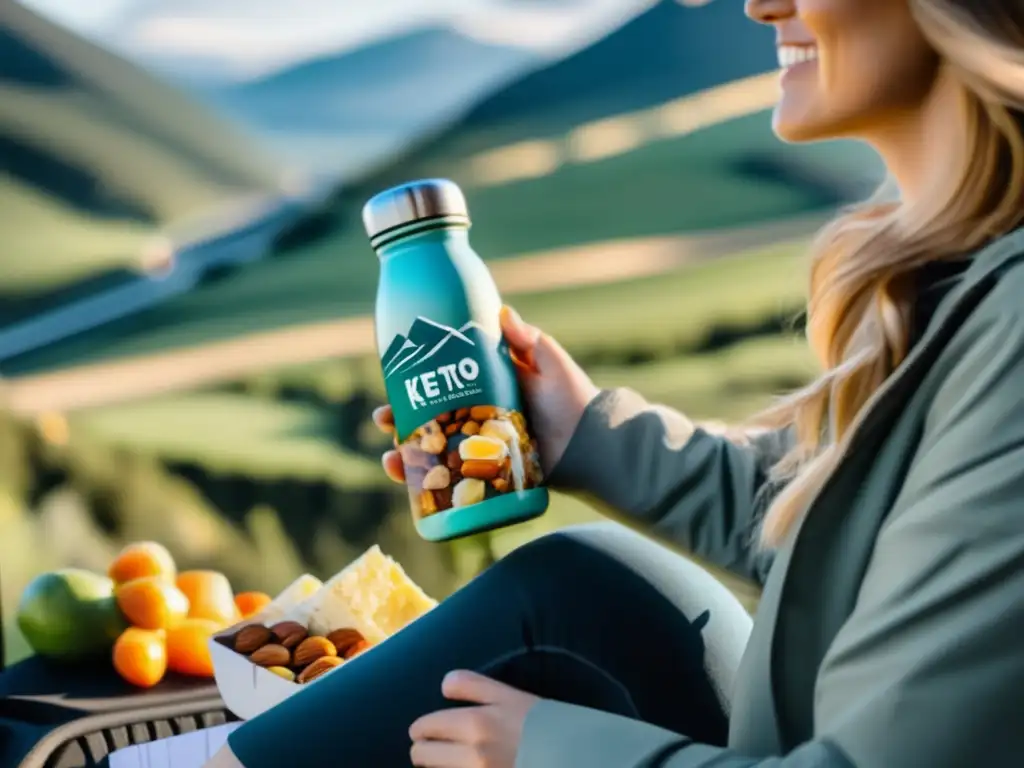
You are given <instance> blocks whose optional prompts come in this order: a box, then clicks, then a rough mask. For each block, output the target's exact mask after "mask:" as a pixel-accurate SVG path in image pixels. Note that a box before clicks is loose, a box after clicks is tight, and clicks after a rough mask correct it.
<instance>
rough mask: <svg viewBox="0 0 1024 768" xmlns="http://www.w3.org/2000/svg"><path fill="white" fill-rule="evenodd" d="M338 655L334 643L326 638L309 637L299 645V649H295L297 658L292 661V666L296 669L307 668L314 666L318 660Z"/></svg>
mask: <svg viewBox="0 0 1024 768" xmlns="http://www.w3.org/2000/svg"><path fill="white" fill-rule="evenodd" d="M337 655H338V649H337V648H335V647H334V643H332V642H331V641H330V640H328V639H327V638H326V637H307V638H306V639H305V640H303V641H302V642H301V643H299V647H298V648H296V649H295V656H294V658H293V659H292V665H293V666H296V667H305V666H307V665H309V664H312V663H313V662H314V661H316V660H317V659H322V658H324V657H327V656H337Z"/></svg>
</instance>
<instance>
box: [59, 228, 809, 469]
mask: <svg viewBox="0 0 1024 768" xmlns="http://www.w3.org/2000/svg"><path fill="white" fill-rule="evenodd" d="M801 261H802V256H801V255H800V254H799V249H798V248H794V247H788V248H773V249H766V250H762V251H757V252H753V253H748V254H740V255H737V256H734V257H729V258H724V259H720V260H716V261H712V262H706V263H702V264H697V265H694V266H691V267H687V268H685V269H683V270H680V271H679V272H677V273H675V274H672V275H670V276H663V277H657V278H646V279H643V280H635V281H631V282H628V283H624V284H621V285H608V286H599V287H592V288H583V289H576V290H572V291H555V292H549V293H543V294H536V295H528V296H523V297H521V300H520V301H519V302H518V304H519V306H520V307H521V309H522V311H523V312H524V314H525V315H526V317H528V318H529V319H531V320H533V321H535V322H537V323H538V324H540V325H541V326H542V327H544V328H545V329H547V330H548V331H549V332H551V333H552V334H553V335H555V336H556V338H559V339H560V340H561V341H562V342H563V343H564V344H565V345H566V346H567V348H569V349H570V350H571V351H574V352H577V353H580V354H587V353H591V354H592V353H593V352H595V351H602V352H615V351H626V350H630V351H635V350H637V349H641V350H642V349H644V348H647V349H650V350H651V351H652V352H653V353H656V354H657V355H658V357H659V358H660V359H663V360H666V362H661V363H656V364H649V365H642V366H628V367H615V366H601V367H595V368H593V369H592V373H593V375H594V377H595V379H596V380H597V381H598V382H599V383H601V384H602V385H610V386H611V385H623V384H626V385H629V386H634V387H636V388H637V389H639V390H640V391H642V392H643V393H644V394H647V395H648V396H650V397H652V398H653V399H655V400H658V401H661V402H667V403H669V404H671V405H675V406H678V407H684V408H685V409H686V410H687V412H690V413H693V415H694V416H696V417H698V418H705V417H707V418H727V419H735V418H739V417H742V416H744V415H746V414H749V413H750V412H752V411H753V410H755V409H756V408H759V407H761V406H763V405H765V404H766V403H767V400H768V398H769V397H771V396H772V395H774V394H778V393H779V392H780V391H781V390H783V389H786V388H789V387H791V386H793V385H794V384H795V383H798V382H800V381H802V380H804V379H806V378H807V377H808V376H809V375H810V374H811V372H812V368H811V367H810V362H809V358H808V355H807V352H806V348H805V347H804V346H802V345H801V344H800V343H799V342H794V341H792V340H788V339H778V338H772V337H769V338H766V339H762V340H755V341H751V342H747V343H746V344H741V345H736V346H733V347H728V348H726V349H725V350H723V351H721V352H717V353H713V354H708V355H700V356H695V357H692V356H691V357H674V356H673V350H680V349H688V348H689V349H692V348H694V347H695V346H699V344H700V343H701V341H702V340H703V339H704V337H705V336H706V334H707V333H708V331H709V329H711V328H713V327H721V326H729V325H734V326H739V327H742V326H745V325H750V324H753V323H756V322H757V321H758V320H759V319H762V318H764V317H765V316H769V315H775V314H778V313H784V312H789V311H794V310H795V309H796V308H797V307H798V306H799V305H800V302H801V300H802V286H801V281H800V280H799V279H798V277H797V275H798V274H799V273H798V271H797V270H798V268H799V264H800V262H801ZM282 386H291V387H300V388H306V389H311V390H315V391H317V392H319V394H320V395H321V396H322V397H323V398H324V399H325V400H327V401H332V400H333V401H340V400H343V399H344V398H346V397H347V396H349V395H350V394H351V393H352V392H354V391H355V390H356V389H365V388H367V387H369V388H370V389H371V390H372V391H374V392H375V394H376V396H378V397H383V392H382V390H381V385H380V374H379V370H378V368H377V365H376V363H375V361H373V360H366V359H358V360H348V361H343V360H335V361H329V362H325V363H323V364H319V365H311V366H305V367H302V368H297V369H292V370H286V371H282V372H268V373H267V374H266V375H265V376H262V377H257V378H256V379H255V380H253V381H252V382H251V391H252V392H253V394H251V395H245V394H230V395H229V394H210V393H195V394H184V395H176V396H172V397H163V398H157V399H154V400H150V401H143V402H138V403H130V404H125V405H120V406H114V407H109V408H103V409H96V410H92V411H85V412H83V413H81V414H79V415H76V416H75V418H74V420H73V423H74V424H77V425H78V427H79V428H81V429H85V430H88V431H89V432H90V433H91V434H93V435H94V436H96V437H99V438H100V439H103V440H110V441H113V442H115V443H118V444H120V445H124V446H125V447H132V448H135V449H138V450H141V451H144V452H147V453H155V454H158V455H161V456H164V457H167V458H172V459H176V460H186V459H191V460H195V461H199V462H201V463H203V464H206V465H209V466H210V467H211V468H214V469H223V470H228V469H231V470H235V471H245V472H251V473H252V474H255V475H260V476H264V475H267V474H268V473H270V474H273V473H278V474H286V475H294V476H300V477H301V476H316V477H321V478H325V479H331V480H335V481H337V482H338V483H339V484H341V485H346V484H349V483H356V484H358V483H362V482H365V481H367V478H368V477H373V476H376V474H377V472H376V467H371V468H370V470H369V473H367V468H366V466H365V463H364V462H362V461H361V460H359V459H357V458H355V457H351V456H348V455H343V454H342V453H341V452H340V451H338V450H337V449H336V448H334V447H333V446H331V444H330V441H329V439H328V434H329V433H328V431H327V427H326V419H327V418H328V416H327V414H326V412H324V411H318V410H316V409H314V408H312V407H308V406H299V405H294V404H290V403H284V402H281V401H277V400H274V399H273V398H272V395H273V390H274V389H276V388H280V387H282ZM260 390H266V391H263V392H261V391H260Z"/></svg>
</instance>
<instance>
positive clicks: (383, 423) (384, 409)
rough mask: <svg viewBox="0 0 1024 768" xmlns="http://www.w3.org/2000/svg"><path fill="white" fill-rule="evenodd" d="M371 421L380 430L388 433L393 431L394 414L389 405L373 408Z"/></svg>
mask: <svg viewBox="0 0 1024 768" xmlns="http://www.w3.org/2000/svg"><path fill="white" fill-rule="evenodd" d="M373 423H374V424H375V425H376V426H377V429H379V430H380V431H381V432H383V433H384V434H386V435H390V434H392V433H394V431H395V415H394V414H393V413H392V412H391V406H390V405H382V406H380V408H374V409H373Z"/></svg>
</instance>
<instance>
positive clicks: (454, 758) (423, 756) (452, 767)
mask: <svg viewBox="0 0 1024 768" xmlns="http://www.w3.org/2000/svg"><path fill="white" fill-rule="evenodd" d="M409 758H410V760H411V761H412V764H413V765H415V766H416V767H417V768H463V766H465V768H473V766H475V765H479V764H480V761H479V759H478V758H479V756H478V754H477V753H476V751H475V750H474V749H473V747H471V746H469V745H467V744H455V743H453V742H450V741H415V742H413V745H412V749H411V750H409Z"/></svg>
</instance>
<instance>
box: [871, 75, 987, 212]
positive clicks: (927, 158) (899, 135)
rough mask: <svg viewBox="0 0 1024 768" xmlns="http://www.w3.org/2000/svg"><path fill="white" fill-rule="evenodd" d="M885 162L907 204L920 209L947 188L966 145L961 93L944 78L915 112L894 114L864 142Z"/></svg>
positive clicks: (941, 77) (935, 85) (941, 76)
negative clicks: (924, 201)
mask: <svg viewBox="0 0 1024 768" xmlns="http://www.w3.org/2000/svg"><path fill="white" fill-rule="evenodd" d="M865 138H866V140H867V142H868V143H869V144H871V145H872V146H873V147H874V148H875V151H877V152H878V154H879V155H880V156H881V157H882V160H883V161H884V162H885V165H886V168H887V169H888V171H889V175H890V176H891V177H892V178H893V180H894V181H895V182H896V185H897V186H898V188H899V191H900V197H901V199H902V200H903V202H904V203H907V204H910V205H912V206H917V205H918V204H920V203H921V202H922V201H923V200H925V199H926V198H927V197H928V196H929V195H930V194H934V192H935V190H936V189H942V188H944V187H945V186H947V182H946V180H947V179H948V178H949V174H950V171H951V169H953V170H955V169H956V165H955V164H958V163H960V162H962V160H963V154H964V152H963V148H964V145H965V144H966V142H967V136H966V134H965V123H964V120H963V103H962V96H961V91H960V90H959V89H958V88H957V87H955V85H954V83H953V82H952V80H951V78H949V77H948V76H947V75H944V74H940V75H939V76H938V77H937V78H936V81H935V84H934V86H933V87H932V88H931V89H930V90H929V92H928V94H927V95H926V97H925V99H924V100H923V101H922V102H921V103H920V104H919V105H918V106H917V107H916V108H914V109H912V110H904V111H901V112H899V113H897V114H893V115H892V116H891V118H890V119H889V120H887V121H885V123H884V124H882V125H880V126H879V127H878V129H877V130H875V131H873V132H871V133H870V134H868V135H867V136H865Z"/></svg>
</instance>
